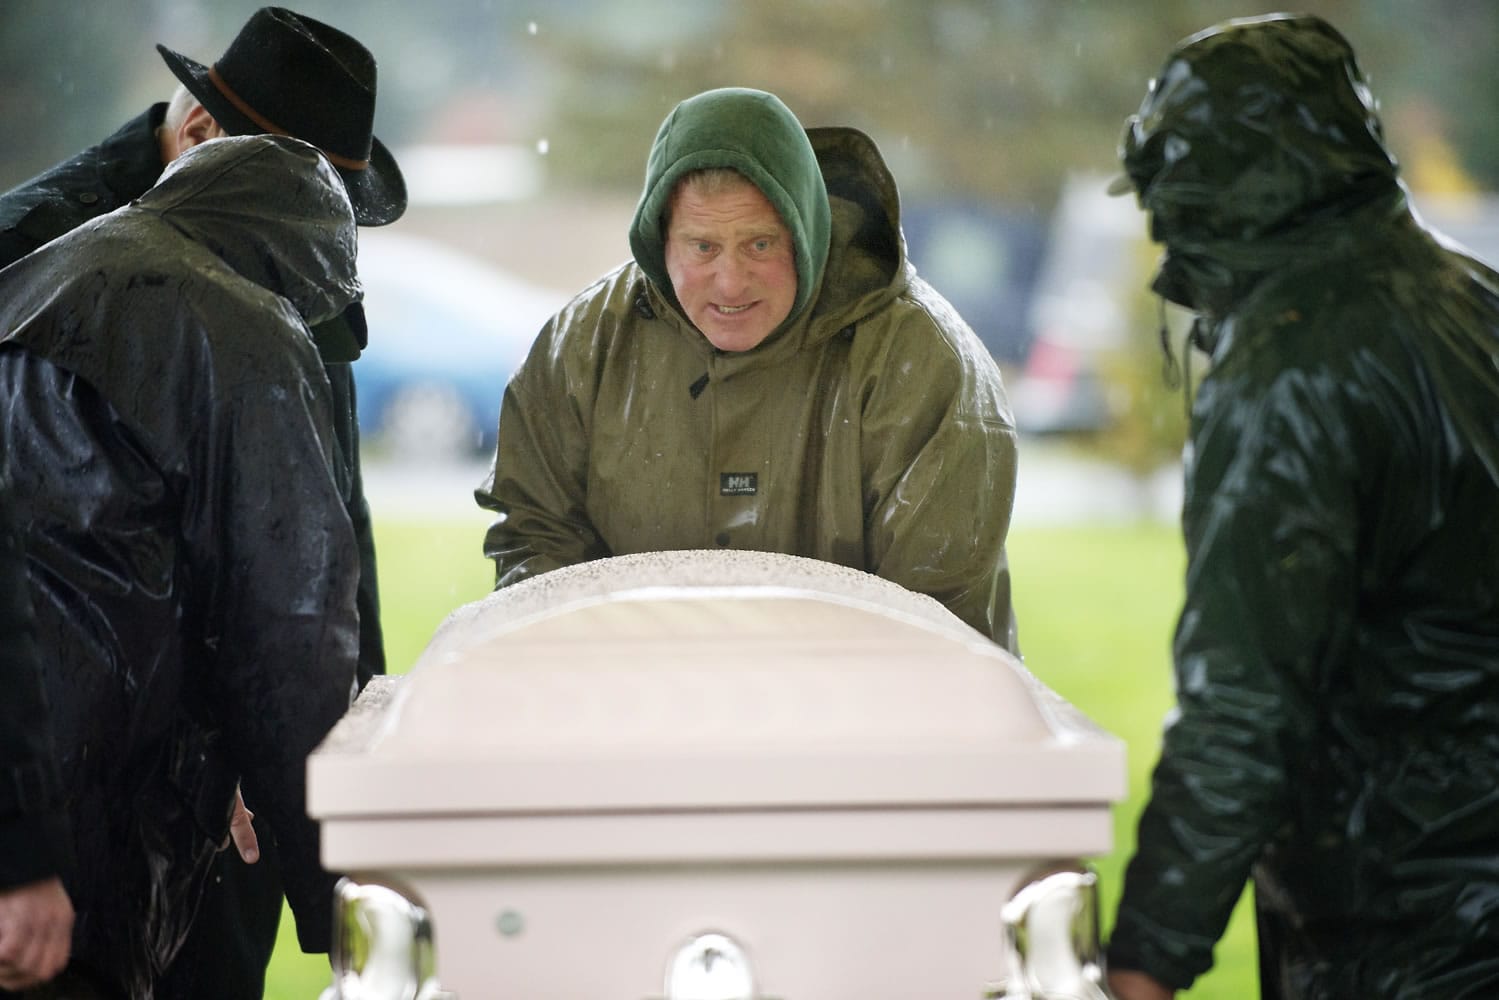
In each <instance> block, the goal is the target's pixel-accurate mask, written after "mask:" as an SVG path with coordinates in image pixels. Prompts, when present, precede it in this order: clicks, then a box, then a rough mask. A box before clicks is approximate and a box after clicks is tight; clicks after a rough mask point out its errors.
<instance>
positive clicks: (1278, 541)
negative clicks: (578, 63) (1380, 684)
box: [1109, 338, 1397, 988]
mask: <svg viewBox="0 0 1499 1000" xmlns="http://www.w3.org/2000/svg"><path fill="white" fill-rule="evenodd" d="M1306 339H1312V338H1306ZM1353 364H1354V363H1353V362H1352V361H1350V360H1348V356H1347V355H1344V358H1343V359H1341V360H1340V359H1338V358H1336V357H1330V358H1329V359H1326V360H1321V359H1316V358H1312V359H1305V358H1303V359H1292V360H1290V361H1288V362H1285V363H1284V366H1283V368H1282V369H1281V370H1279V371H1276V372H1273V373H1268V374H1267V373H1264V372H1260V373H1256V372H1254V371H1253V370H1252V369H1251V370H1246V368H1247V366H1246V365H1240V366H1232V365H1229V366H1227V367H1226V369H1225V370H1224V371H1222V372H1220V373H1218V374H1216V375H1215V377H1214V379H1213V380H1211V381H1210V382H1209V383H1208V384H1207V385H1205V387H1204V390H1203V392H1202V394H1201V395H1200V396H1199V398H1198V400H1197V402H1196V405H1195V407H1194V410H1195V413H1196V414H1197V416H1196V419H1195V424H1196V426H1194V429H1193V435H1192V440H1193V445H1192V448H1193V451H1192V452H1191V453H1190V454H1189V463H1188V481H1187V494H1186V504H1185V507H1184V514H1183V525H1184V531H1185V537H1186V545H1187V556H1188V566H1187V581H1186V593H1187V598H1186V603H1185V605H1184V608H1183V611H1182V615H1181V618H1180V621H1179V623H1178V626H1177V633H1176V639H1175V649H1174V654H1175V662H1176V686H1177V692H1176V693H1177V700H1178V709H1177V710H1176V714H1175V716H1174V718H1173V719H1172V720H1171V721H1170V722H1169V724H1168V726H1167V729H1166V732H1165V738H1164V746H1163V749H1162V754H1161V760H1160V763H1159V764H1158V765H1157V767H1156V770H1155V774H1154V776H1153V779H1152V789H1151V800H1150V803H1149V805H1148V806H1147V808H1146V810H1145V812H1144V815H1143V816H1142V818H1141V821H1140V828H1139V845H1140V846H1139V852H1138V853H1137V854H1136V856H1135V858H1134V860H1133V861H1132V862H1131V863H1130V866H1129V869H1128V872H1127V874H1126V882H1125V890H1124V898H1123V901H1122V903H1121V906H1120V910H1119V918H1118V922H1117V925H1116V927H1115V929H1114V932H1113V936H1112V940H1111V942H1110V948H1109V959H1110V964H1111V966H1113V967H1115V968H1130V969H1140V970H1143V971H1146V972H1149V973H1150V974H1152V975H1154V976H1155V977H1156V978H1157V979H1160V980H1161V981H1162V982H1164V983H1167V984H1168V985H1171V986H1173V987H1176V988H1185V987H1187V986H1188V985H1190V983H1191V982H1192V981H1193V979H1194V978H1195V977H1196V976H1198V975H1200V974H1201V973H1203V972H1204V971H1206V970H1207V969H1208V968H1209V966H1210V965H1211V964H1212V948H1213V945H1214V943H1215V942H1216V941H1217V940H1218V938H1219V936H1220V935H1221V933H1222V931H1223V929H1224V926H1225V925H1226V923H1227V921H1228V917H1229V914H1230V911H1231V910H1232V909H1233V907H1234V905H1235V903H1236V902H1237V900H1238V898H1239V894H1240V892H1241V891H1242V890H1243V888H1244V885H1245V882H1246V879H1247V878H1248V876H1249V873H1250V868H1251V866H1252V865H1253V864H1254V863H1255V862H1256V861H1257V860H1258V859H1259V858H1260V856H1261V854H1262V852H1263V851H1264V850H1265V849H1266V847H1267V845H1268V844H1269V843H1270V842H1271V841H1272V839H1273V838H1274V836H1275V834H1276V832H1277V830H1279V829H1280V828H1282V827H1283V826H1284V825H1285V824H1287V823H1288V822H1291V821H1293V820H1294V819H1295V818H1296V817H1298V816H1308V815H1315V814H1316V813H1318V812H1319V811H1327V810H1331V811H1333V812H1336V805H1335V804H1333V803H1329V802H1327V801H1325V799H1326V796H1327V791H1328V783H1327V782H1325V781H1323V780H1319V778H1318V776H1317V774H1316V772H1317V771H1318V770H1319V769H1320V768H1321V767H1323V766H1324V765H1323V764H1322V761H1323V760H1324V759H1325V757H1326V755H1327V753H1328V749H1329V748H1328V745H1327V744H1328V740H1327V738H1326V734H1325V733H1324V732H1322V731H1321V728H1320V727H1321V723H1319V719H1320V718H1322V717H1323V710H1324V702H1325V700H1326V699H1327V697H1328V696H1329V695H1328V688H1329V685H1330V682H1331V681H1332V680H1333V678H1332V677H1331V676H1330V673H1331V671H1332V667H1331V666H1330V665H1332V664H1336V663H1339V662H1342V661H1343V660H1344V657H1345V656H1346V653H1347V651H1348V645H1349V642H1350V633H1351V631H1352V627H1353V621H1354V614H1355V607H1356V602H1357V588H1358V579H1357V571H1358V566H1357V562H1356V559H1355V546H1356V543H1357V540H1358V538H1359V535H1360V532H1361V531H1363V530H1367V527H1368V526H1367V525H1361V524H1360V516H1359V476H1358V475H1357V470H1358V469H1359V468H1361V467H1364V468H1368V467H1372V466H1368V465H1365V464H1364V463H1365V462H1368V461H1369V455H1368V454H1366V453H1367V452H1369V451H1371V450H1375V448H1374V446H1373V445H1372V443H1371V442H1369V441H1367V440H1365V439H1364V435H1365V433H1367V432H1368V430H1369V429H1371V428H1373V427H1376V426H1379V422H1378V421H1376V420H1375V419H1373V413H1372V411H1370V412H1365V413H1363V415H1362V416H1361V414H1360V407H1361V406H1372V405H1374V401H1373V399H1372V398H1371V397H1377V396H1378V395H1379V390H1378V389H1377V388H1376V389H1374V390H1372V391H1371V392H1370V393H1368V394H1365V396H1364V399H1363V402H1362V403H1355V402H1354V400H1353V399H1352V398H1345V391H1344V389H1343V388H1342V387H1346V386H1352V385H1355V384H1357V381H1356V373H1355V372H1353V371H1351V370H1350V369H1351V368H1352V367H1353ZM1388 405H1390V406H1394V405H1397V404H1396V403H1394V402H1393V401H1392V402H1390V403H1389V404H1388ZM1303 798H1304V799H1306V805H1307V806H1308V808H1305V809H1303V808H1300V807H1299V806H1298V802H1299V800H1301V799H1303ZM1339 846H1342V845H1341V843H1340V845H1339ZM1327 888H1328V890H1329V893H1331V894H1333V895H1334V896H1335V895H1336V894H1337V893H1338V890H1339V888H1340V887H1335V886H1328V887H1327ZM1262 891H1263V890H1262Z"/></svg>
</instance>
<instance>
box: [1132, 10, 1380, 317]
mask: <svg viewBox="0 0 1499 1000" xmlns="http://www.w3.org/2000/svg"><path fill="white" fill-rule="evenodd" d="M1121 157H1122V159H1123V162H1124V168H1125V171H1126V173H1127V174H1128V175H1129V179H1130V182H1131V183H1132V184H1133V186H1134V188H1135V190H1136V192H1137V193H1138V194H1139V199H1140V204H1141V206H1142V207H1143V208H1145V209H1146V210H1147V211H1149V212H1150V216H1151V232H1152V236H1153V237H1154V238H1155V239H1156V240H1157V241H1159V242H1162V243H1164V244H1166V248H1167V257H1166V260H1165V262H1164V264H1163V266H1162V270H1161V275H1160V277H1159V279H1158V281H1157V286H1156V288H1157V291H1159V292H1160V293H1161V294H1162V295H1164V296H1165V297H1166V298H1168V299H1170V300H1171V301H1173V302H1177V303H1179V304H1181V305H1185V306H1188V307H1190V308H1194V309H1199V310H1206V311H1218V310H1221V309H1222V308H1223V306H1224V305H1225V304H1226V302H1227V301H1229V300H1232V299H1233V298H1234V297H1236V296H1237V295H1239V294H1242V292H1243V291H1244V289H1245V286H1246V285H1247V284H1249V283H1251V282H1252V278H1253V275H1255V274H1257V273H1259V272H1261V271H1262V270H1263V269H1264V268H1265V267H1266V266H1268V265H1270V264H1272V263H1274V262H1275V259H1277V258H1280V257H1281V255H1283V254H1284V253H1286V252H1293V253H1294V252H1295V251H1296V248H1297V247H1301V248H1302V249H1303V254H1305V253H1315V252H1316V251H1315V250H1314V249H1312V248H1311V247H1310V246H1309V244H1310V243H1311V242H1313V241H1311V240H1309V239H1308V233H1307V231H1306V227H1308V226H1310V225H1313V224H1315V223H1316V222H1318V221H1319V220H1323V219H1326V218H1329V217H1338V216H1342V215H1344V214H1346V213H1347V212H1348V211H1349V210H1350V208H1351V207H1353V206H1357V205H1361V204H1364V203H1367V202H1369V201H1371V200H1374V199H1379V198H1386V199H1391V198H1397V197H1398V196H1399V194H1400V187H1399V184H1398V181H1397V180H1396V175H1397V165H1396V162H1395V158H1394V156H1392V155H1391V154H1390V152H1389V150H1388V149H1386V148H1385V144H1384V137H1383V132H1382V129H1381V127H1380V123H1379V118H1378V116H1377V114H1376V108H1375V103H1374V99H1373V97H1372V96H1371V94H1370V92H1369V88H1368V86H1367V85H1366V84H1365V82H1364V77H1363V73H1362V72H1361V71H1360V69H1359V67H1358V64H1357V63H1356V62H1355V60H1354V55H1353V50H1352V48H1351V47H1350V46H1349V44H1348V42H1347V40H1346V39H1344V38H1343V36H1342V35H1340V34H1339V33H1338V32H1337V31H1336V30H1335V29H1334V28H1333V27H1332V26H1331V25H1329V24H1327V23H1326V22H1325V21H1323V20H1321V19H1320V18H1316V17H1310V16H1300V15H1284V14H1276V15H1271V16H1268V17H1261V18H1246V19H1242V20H1235V21H1229V22H1226V23H1225V24H1223V25H1220V26H1217V27H1214V28H1210V29H1208V30H1206V31H1203V32H1200V33H1198V34H1196V35H1193V36H1191V37H1190V38H1188V39H1186V40H1185V41H1183V42H1182V43H1180V44H1179V45H1178V46H1177V47H1176V48H1175V49H1174V50H1173V51H1172V53H1171V55H1170V56H1169V57H1168V59H1167V61H1166V64H1165V66H1164V67H1163V68H1162V69H1161V72H1160V74H1159V76H1157V77H1156V79H1155V80H1154V81H1153V82H1152V84H1151V87H1150V91H1149V93H1148V94H1147V95H1146V97H1145V100H1144V102H1143V103H1142V104H1141V106H1140V110H1139V112H1138V113H1137V114H1135V115H1134V116H1132V117H1131V118H1130V120H1129V122H1128V123H1127V126H1126V129H1125V134H1124V139H1123V143H1122V148H1121ZM1292 232H1295V233H1296V236H1295V237H1294V238H1293V239H1292V240H1290V241H1287V240H1285V239H1284V237H1285V236H1286V234H1288V233H1292ZM1267 257H1268V258H1269V259H1266V258H1267Z"/></svg>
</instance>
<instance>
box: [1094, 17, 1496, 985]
mask: <svg viewBox="0 0 1499 1000" xmlns="http://www.w3.org/2000/svg"><path fill="white" fill-rule="evenodd" d="M1125 164H1126V168H1127V170H1128V172H1129V173H1130V175H1131V177H1132V179H1133V181H1134V184H1135V187H1136V189H1137V191H1139V192H1140V194H1141V201H1142V204H1143V205H1144V207H1145V208H1146V209H1148V210H1149V211H1150V212H1151V214H1152V225H1153V228H1154V233H1155V236H1156V238H1157V239H1159V240H1161V241H1163V242H1164V243H1165V245H1166V258H1165V262H1164V264H1163V268H1162V272H1161V276H1160V278H1159V279H1158V285H1157V287H1158V289H1160V290H1161V291H1162V292H1163V293H1164V294H1166V295H1167V296H1168V297H1170V298H1172V299H1174V300H1175V301H1178V302H1181V303H1182V304H1184V305H1187V306H1189V307H1191V308H1193V309H1194V310H1196V311H1197V313H1198V315H1199V320H1198V326H1197V331H1196V333H1197V337H1198V340H1199V343H1200V344H1201V345H1202V346H1203V347H1204V348H1205V349H1206V350H1208V351H1209V352H1210V354H1211V357H1212V369H1211V372H1210V373H1209V374H1208V376H1207V377H1206V379H1205V381H1204V382H1203V384H1202V386H1201V388H1200V390H1199V392H1198V394H1197V397H1196V400H1195V403H1194V406H1193V413H1192V424H1191V432H1190V435H1191V436H1190V442H1189V448H1188V455H1187V466H1186V475H1187V481H1186V495H1185V505H1184V511H1183V529H1184V532H1185V539H1186V545H1187V555H1188V568H1187V586H1186V604H1185V607H1184V609H1183V612H1182V615H1181V618H1180V621H1179V623H1178V627H1177V632H1176V638H1175V648H1174V655H1175V664H1176V680H1177V688H1178V700H1179V708H1178V710H1177V712H1176V714H1175V715H1174V718H1173V719H1172V720H1171V722H1170V724H1169V725H1168V727H1167V730H1166V734H1165V743H1164V747H1163V751H1162V756H1161V760H1160V763H1159V765H1158V767H1157V769H1156V772H1155V775H1154V779H1153V787H1152V797H1151V801H1150V804H1149V806H1148V807H1147V809H1146V811H1145V813H1144V816H1143V818H1142V820H1141V824H1140V837H1139V840H1140V847H1139V851H1138V853H1137V855H1136V856H1135V858H1134V860H1133V861H1132V862H1131V864H1130V866H1129V870H1128V874H1127V877H1126V884H1125V889H1124V896H1123V900H1122V903H1121V906H1120V910H1119V918H1118V922H1117V926H1116V928H1115V930H1114V933H1113V937H1112V941H1111V943H1110V951H1109V954H1110V961H1111V964H1112V965H1113V966H1115V967H1122V968H1134V969H1143V970H1145V971H1147V972H1150V973H1152V974H1153V975H1155V976H1156V977H1157V978H1158V979H1161V980H1162V981H1164V982H1166V983H1168V984H1170V985H1173V986H1177V987H1183V986H1186V985H1187V984H1188V983H1190V982H1191V981H1192V979H1193V978H1194V977H1195V976H1196V975H1198V974H1200V973H1201V972H1203V971H1204V970H1205V969H1207V968H1208V966H1209V965H1210V963H1211V948H1212V946H1213V944H1214V942H1215V941H1216V940H1217V938H1218V936H1219V935H1220V933H1221V932H1222V929H1223V926H1224V924H1225V922H1226V921H1227V919H1228V915H1229V912H1230V910H1231V908H1232V907H1233V905H1234V903H1235V901H1236V900H1237V898H1238V896H1239V893H1240V890H1241V889H1242V887H1243V885H1244V883H1245V879H1246V878H1247V877H1249V876H1250V875H1251V872H1252V875H1253V879H1254V885H1255V899H1256V906H1257V910H1258V912H1259V917H1260V930H1261V967H1262V973H1261V976H1262V984H1263V985H1262V989H1263V991H1264V994H1265V995H1266V996H1270V997H1310V998H1321V997H1329V998H1331V997H1382V998H1416V997H1422V998H1425V997H1442V998H1458V997H1471V998H1477V997H1491V996H1499V867H1496V859H1499V519H1496V518H1495V516H1494V512H1495V511H1496V510H1499V420H1496V414H1499V275H1496V274H1495V273H1494V272H1493V271H1492V270H1490V269H1489V268H1488V267H1485V266H1484V265H1482V264H1480V263H1479V262H1477V261H1475V260H1473V259H1471V258H1469V257H1467V256H1465V255H1463V254H1461V253H1459V252H1457V251H1455V250H1454V249H1451V248H1450V247H1449V246H1446V245H1443V243H1442V242H1440V241H1439V240H1438V239H1436V238H1435V237H1434V235H1433V234H1432V233H1430V232H1428V231H1427V230H1425V229H1424V228H1423V227H1422V226H1421V225H1420V223H1419V221H1418V219H1417V218H1416V217H1415V216H1413V214H1412V211H1411V209H1410V208H1409V206H1408V204H1407V200H1406V194H1405V192H1404V190H1403V188H1402V187H1401V186H1400V185H1399V184H1398V182H1397V180H1396V166H1395V163H1394V161H1393V159H1392V158H1391V157H1390V156H1389V154H1388V153H1387V152H1386V151H1385V149H1384V146H1383V142H1382V139H1381V136H1380V131H1379V125H1378V122H1377V119H1376V118H1375V115H1374V111H1373V110H1372V105H1371V103H1370V101H1369V99H1368V96H1367V90H1366V89H1365V88H1364V87H1363V78H1362V76H1361V75H1360V73H1359V71H1358V69H1357V67H1356V66H1355V65H1354V62H1353V57H1352V54H1351V52H1350V51H1349V50H1348V47H1347V44H1346V42H1344V41H1343V39H1342V38H1341V37H1340V36H1338V35H1337V34H1336V33H1335V32H1333V31H1332V30H1331V29H1330V28H1328V27H1327V26H1326V25H1325V24H1324V23H1322V22H1320V21H1317V20H1316V19H1312V18H1292V19H1285V20H1275V21H1255V22H1249V23H1238V24H1231V25H1229V26H1227V27H1224V28H1222V29H1221V30H1218V31H1215V32H1212V33H1209V34H1207V35H1204V36H1198V37H1196V38H1194V39H1189V40H1188V41H1187V42H1185V43H1183V45H1182V46H1180V47H1179V48H1178V49H1177V50H1176V51H1175V52H1174V53H1173V56H1172V58H1171V60H1170V61H1169V62H1168V63H1167V66H1166V68H1165V69H1164V70H1163V72H1162V73H1161V74H1160V76H1159V77H1158V82H1157V84H1156V87H1155V89H1154V90H1153V92H1152V93H1151V95H1150V96H1149V97H1147V99H1146V102H1145V104H1144V105H1143V106H1142V109H1141V113H1140V115H1139V118H1138V120H1137V121H1135V122H1134V124H1133V126H1132V129H1131V131H1130V132H1129V133H1127V138H1126V143H1125Z"/></svg>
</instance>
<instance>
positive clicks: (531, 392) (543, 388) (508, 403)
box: [474, 312, 612, 588]
mask: <svg viewBox="0 0 1499 1000" xmlns="http://www.w3.org/2000/svg"><path fill="white" fill-rule="evenodd" d="M568 315H569V314H568V313H567V312H564V313H563V314H562V315H561V316H559V317H557V318H555V319H553V320H552V321H551V322H549V323H548V324H547V326H546V327H545V328H544V329H543V330H542V332H541V334H540V336H539V337H538V338H537V342H536V345H535V346H534V347H533V348H532V350H531V354H530V356H529V357H528V358H527V361H526V364H525V365H523V366H522V367H521V369H520V370H519V371H518V372H517V373H516V375H515V377H514V378H512V379H511V380H510V384H509V385H508V386H507V387H506V389H505V395H504V398H503V400H502V402H501V404H500V426H501V427H502V428H503V431H502V433H501V434H500V436H499V445H498V447H497V449H496V452H495V464H494V469H493V470H492V471H491V473H490V477H489V479H488V481H487V482H486V483H485V485H484V486H482V487H480V489H478V490H477V491H475V494H474V496H475V499H476V500H477V501H478V503H479V506H481V507H483V508H485V509H487V510H492V511H496V512H497V513H499V514H500V517H499V518H498V519H497V520H496V521H495V522H494V524H492V525H491V526H490V528H489V530H488V531H487V532H486V533H485V536H484V555H485V556H486V557H488V558H490V559H493V560H494V563H495V587H496V588H499V587H505V586H509V585H510V584H513V583H518V582H520V581H521V580H524V579H527V578H528V577H532V576H537V575H539V574H541V573H546V572H549V571H551V570H554V569H559V568H561V567H563V566H572V565H576V564H577V563H582V562H587V561H589V560H592V559H601V558H604V557H606V556H609V555H611V554H612V553H611V552H609V550H608V546H606V545H605V544H604V542H603V540H602V539H601V538H600V537H599V534H598V532H597V530H596V529H595V528H594V526H593V522H592V521H591V520H590V519H589V517H588V512H587V502H588V483H587V477H588V431H587V427H586V424H585V417H584V411H583V410H582V409H581V405H580V400H579V399H578V398H577V397H576V396H575V395H574V394H573V393H571V392H568V391H566V389H565V388H564V389H558V388H556V387H555V386H550V385H549V384H548V383H549V381H550V382H556V381H559V380H560V381H561V382H563V383H568V382H572V383H576V386H577V388H578V389H579V390H580V391H583V390H584V389H585V388H586V382H584V381H580V380H579V379H578V378H569V375H568V373H567V369H566V367H565V366H564V363H563V361H562V359H561V357H560V353H561V351H562V350H563V347H564V346H565V344H566V343H567V339H568V338H567V337H566V336H564V335H563V333H564V332H565V331H566V329H567V327H568V325H569V320H568V318H567V317H568ZM587 321H588V322H593V321H596V320H587ZM572 322H585V320H583V319H581V318H575V319H573V320H572Z"/></svg>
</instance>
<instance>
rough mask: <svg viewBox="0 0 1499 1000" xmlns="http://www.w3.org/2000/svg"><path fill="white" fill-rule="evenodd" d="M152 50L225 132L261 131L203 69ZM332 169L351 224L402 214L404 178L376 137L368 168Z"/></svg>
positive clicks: (386, 221)
mask: <svg viewBox="0 0 1499 1000" xmlns="http://www.w3.org/2000/svg"><path fill="white" fill-rule="evenodd" d="M156 51H157V52H160V53H161V58H162V59H163V60H164V61H165V62H166V64H167V69H169V70H171V71H172V75H173V76H175V77H176V78H177V79H178V80H180V81H182V85H183V86H184V87H186V88H187V89H188V92H189V93H191V94H192V95H193V96H194V97H196V98H197V99H198V102H199V103H200V104H202V105H203V107H204V108H206V109H207V110H208V113H209V114H211V115H213V118H214V121H216V122H218V123H219V125H220V127H222V128H223V129H224V131H225V132H228V133H229V134H230V135H258V134H260V133H262V132H264V131H265V129H263V128H261V127H260V126H259V125H257V124H255V122H253V121H251V120H250V119H249V118H248V117H246V116H245V115H244V114H243V113H242V112H240V110H239V109H238V108H236V107H235V106H234V105H233V104H230V103H229V100H228V98H226V97H225V96H224V95H223V94H222V93H220V92H219V89H218V88H217V87H215V86H214V85H213V82H212V81H211V80H209V79H208V67H207V66H204V65H203V64H202V63H200V62H198V61H196V60H194V59H189V58H188V57H187V56H185V55H182V54H181V53H180V52H173V51H172V50H171V49H169V48H167V47H166V46H165V45H157V46H156ZM298 138H301V137H300V136H298ZM335 168H336V169H337V170H338V174H339V176H340V177H342V178H343V180H344V186H345V187H346V188H347V189H348V192H349V201H350V203H351V204H352V205H353V206H354V221H355V222H356V223H358V224H359V225H361V226H386V225H389V224H390V223H392V222H395V221H396V220H397V219H399V218H400V217H401V216H402V215H403V214H404V213H405V211H406V181H405V178H403V177H402V176H401V168H400V167H398V166H397V165H396V159H395V157H394V156H392V155H391V152H390V150H388V149H386V148H385V144H384V143H383V142H381V141H380V139H379V138H378V137H371V139H370V162H369V166H367V167H365V168H364V169H363V170H346V169H344V168H343V167H338V166H336V165H335Z"/></svg>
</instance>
